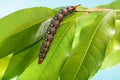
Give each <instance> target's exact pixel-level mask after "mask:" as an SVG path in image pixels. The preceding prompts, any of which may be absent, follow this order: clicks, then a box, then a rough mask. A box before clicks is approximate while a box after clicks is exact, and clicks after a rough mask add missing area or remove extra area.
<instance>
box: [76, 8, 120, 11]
mask: <svg viewBox="0 0 120 80" xmlns="http://www.w3.org/2000/svg"><path fill="white" fill-rule="evenodd" d="M111 10H112V9H104V8H95V9H88V10H76V12H108V11H111ZM114 11H116V12H120V9H118V10H114Z"/></svg>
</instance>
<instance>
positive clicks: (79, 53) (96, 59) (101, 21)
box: [60, 11, 115, 80]
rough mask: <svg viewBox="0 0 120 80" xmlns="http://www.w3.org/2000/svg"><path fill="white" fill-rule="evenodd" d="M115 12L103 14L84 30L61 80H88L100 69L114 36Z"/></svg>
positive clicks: (63, 70)
mask: <svg viewBox="0 0 120 80" xmlns="http://www.w3.org/2000/svg"><path fill="white" fill-rule="evenodd" d="M114 24H115V12H114V11H110V12H108V13H106V14H105V13H104V14H101V15H100V16H98V17H97V18H96V20H95V21H94V22H93V23H92V24H90V25H88V26H87V27H85V28H83V29H82V31H81V33H80V38H79V45H78V47H76V48H75V49H74V50H73V51H72V55H71V56H70V57H69V59H68V60H67V62H66V63H65V65H64V67H63V69H62V72H61V79H60V80H88V79H89V77H91V75H93V74H94V73H95V70H98V68H99V67H100V65H101V63H102V61H103V59H104V55H105V50H106V47H107V44H108V41H109V39H110V38H111V37H112V36H113V34H112V33H111V31H114Z"/></svg>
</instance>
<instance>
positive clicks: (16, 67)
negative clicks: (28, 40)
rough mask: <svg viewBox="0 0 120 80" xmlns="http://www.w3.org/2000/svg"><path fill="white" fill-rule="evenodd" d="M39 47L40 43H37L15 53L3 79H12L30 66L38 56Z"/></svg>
mask: <svg viewBox="0 0 120 80" xmlns="http://www.w3.org/2000/svg"><path fill="white" fill-rule="evenodd" d="M39 49H40V43H37V44H35V45H33V46H32V47H30V48H28V49H26V50H24V51H22V52H21V53H19V54H18V53H16V54H14V55H13V56H12V58H11V59H10V62H9V64H8V67H7V69H6V71H5V74H4V76H3V78H2V80H10V79H11V78H13V77H15V76H18V75H20V74H21V73H22V72H23V71H24V70H25V69H26V68H27V67H28V65H29V64H30V63H31V62H33V61H34V60H35V58H36V57H37V56H38V53H39ZM36 64H37V62H36Z"/></svg>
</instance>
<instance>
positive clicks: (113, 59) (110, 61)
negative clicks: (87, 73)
mask: <svg viewBox="0 0 120 80" xmlns="http://www.w3.org/2000/svg"><path fill="white" fill-rule="evenodd" d="M118 63H120V20H116V33H115V35H114V37H113V38H112V40H111V41H110V43H109V45H108V48H107V50H106V58H105V60H104V62H103V65H102V67H101V69H107V68H110V67H113V66H115V65H116V64H118Z"/></svg>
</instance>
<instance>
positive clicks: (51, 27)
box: [38, 5, 80, 64]
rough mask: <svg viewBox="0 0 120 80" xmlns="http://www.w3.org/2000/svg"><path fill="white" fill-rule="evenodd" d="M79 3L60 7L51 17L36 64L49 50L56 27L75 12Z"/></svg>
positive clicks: (40, 61) (41, 60)
mask: <svg viewBox="0 0 120 80" xmlns="http://www.w3.org/2000/svg"><path fill="white" fill-rule="evenodd" d="M78 6H80V5H75V6H68V7H66V8H63V9H61V10H60V11H58V12H57V14H56V15H55V16H54V17H53V19H52V20H51V22H50V25H49V27H48V29H47V32H46V34H45V37H44V40H43V43H42V46H41V48H40V54H39V60H38V64H41V63H42V62H43V60H44V58H45V56H46V54H47V52H48V50H49V47H50V44H51V42H52V40H53V37H54V34H55V33H56V30H57V28H58V27H59V25H60V23H61V21H62V20H63V19H64V18H65V17H66V16H67V15H69V14H72V13H73V12H77V10H76V8H77V7H78Z"/></svg>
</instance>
